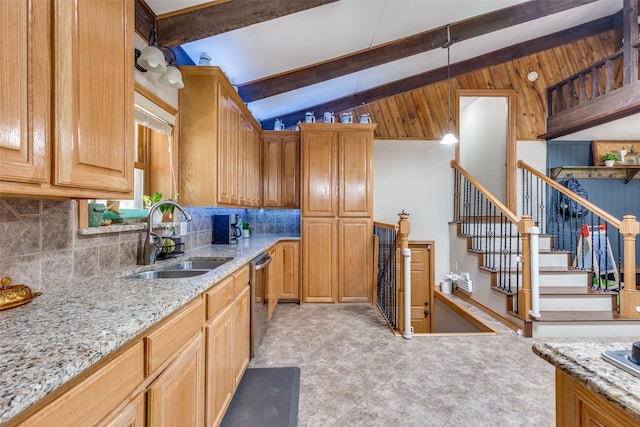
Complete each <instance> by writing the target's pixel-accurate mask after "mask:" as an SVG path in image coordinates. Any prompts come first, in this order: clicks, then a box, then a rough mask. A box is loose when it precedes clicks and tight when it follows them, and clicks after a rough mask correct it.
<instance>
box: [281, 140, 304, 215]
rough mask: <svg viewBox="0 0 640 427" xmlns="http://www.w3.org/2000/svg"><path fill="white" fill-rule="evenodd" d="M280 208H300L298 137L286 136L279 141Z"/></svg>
mask: <svg viewBox="0 0 640 427" xmlns="http://www.w3.org/2000/svg"><path fill="white" fill-rule="evenodd" d="M281 145H282V149H281V157H282V161H281V166H280V206H282V207H285V208H299V207H300V189H299V186H300V136H299V135H286V136H283V137H282V141H281Z"/></svg>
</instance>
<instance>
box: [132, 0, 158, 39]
mask: <svg viewBox="0 0 640 427" xmlns="http://www.w3.org/2000/svg"><path fill="white" fill-rule="evenodd" d="M135 15H136V16H135V27H136V32H137V33H138V35H140V37H142V38H143V39H145V40H146V41H149V34H150V33H151V30H153V29H154V28H155V27H156V14H155V13H153V11H152V10H151V8H150V7H149V6H148V5H147V4H146V3H145V2H144V1H143V0H136V2H135Z"/></svg>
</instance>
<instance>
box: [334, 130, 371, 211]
mask: <svg viewBox="0 0 640 427" xmlns="http://www.w3.org/2000/svg"><path fill="white" fill-rule="evenodd" d="M338 138H339V139H338V171H339V172H338V176H339V185H338V188H339V209H338V215H339V216H352V217H356V216H357V217H363V216H364V217H370V216H372V212H373V193H372V183H373V163H372V162H373V134H372V132H371V131H368V130H367V131H343V132H340V133H339V136H338Z"/></svg>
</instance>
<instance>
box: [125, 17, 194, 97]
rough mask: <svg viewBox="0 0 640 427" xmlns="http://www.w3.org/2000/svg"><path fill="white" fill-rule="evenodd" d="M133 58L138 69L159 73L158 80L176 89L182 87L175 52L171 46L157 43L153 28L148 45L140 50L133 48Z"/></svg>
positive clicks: (156, 35)
mask: <svg viewBox="0 0 640 427" xmlns="http://www.w3.org/2000/svg"><path fill="white" fill-rule="evenodd" d="M165 54H167V56H168V57H169V64H167V56H165ZM135 58H136V64H135V65H136V68H137V69H138V70H140V71H142V72H147V71H152V72H154V73H160V74H161V75H160V79H159V81H160V83H162V84H163V85H165V86H169V87H175V88H177V89H182V88H183V87H184V83H183V82H182V73H181V72H180V70H179V69H178V64H177V63H176V59H177V58H176V54H175V53H174V52H173V50H171V48H168V47H166V46H162V45H160V44H158V34H157V33H156V30H155V29H152V30H151V32H150V33H149V45H148V46H147V47H145V48H144V49H142V52H141V51H139V50H138V49H136V50H135Z"/></svg>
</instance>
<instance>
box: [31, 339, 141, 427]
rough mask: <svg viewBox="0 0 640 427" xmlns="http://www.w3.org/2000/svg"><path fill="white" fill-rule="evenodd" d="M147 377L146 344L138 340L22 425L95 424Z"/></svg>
mask: <svg viewBox="0 0 640 427" xmlns="http://www.w3.org/2000/svg"><path fill="white" fill-rule="evenodd" d="M143 380H144V346H143V344H142V341H139V342H137V343H136V344H134V345H133V346H132V347H130V348H129V349H127V350H125V351H124V352H123V353H122V354H120V355H119V356H116V357H115V358H114V359H113V360H111V361H109V362H108V363H107V364H106V365H105V366H104V367H102V368H100V369H99V370H97V371H96V372H94V373H93V374H91V375H90V376H89V377H88V378H86V379H85V380H84V381H82V382H80V383H79V384H78V385H76V386H74V387H73V388H72V389H71V390H69V391H68V392H66V393H64V394H62V395H61V396H60V397H59V398H58V399H56V400H54V401H53V402H52V403H50V404H49V405H47V406H46V407H45V408H44V409H42V410H41V411H39V412H37V413H36V414H35V415H33V416H32V417H30V418H28V419H27V420H26V421H25V422H24V423H22V424H20V426H39V427H41V426H63V425H68V426H80V425H94V424H96V423H97V422H98V421H99V420H100V419H102V418H104V417H105V416H106V415H107V414H109V413H111V412H112V411H113V410H114V408H116V407H117V406H118V405H119V404H120V403H121V402H123V401H124V400H125V399H126V398H127V397H128V396H129V395H130V394H131V393H132V392H133V391H134V390H135V389H136V387H138V385H140V384H142V381H143Z"/></svg>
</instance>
